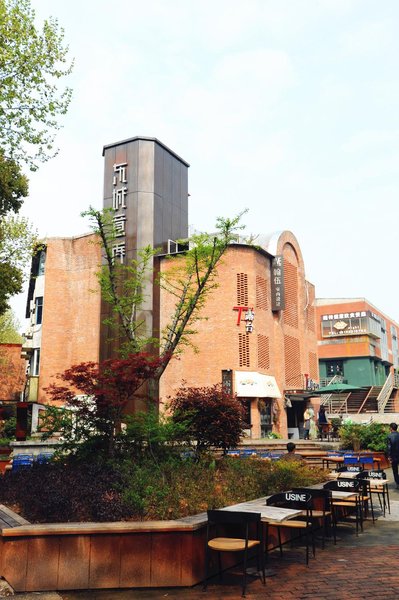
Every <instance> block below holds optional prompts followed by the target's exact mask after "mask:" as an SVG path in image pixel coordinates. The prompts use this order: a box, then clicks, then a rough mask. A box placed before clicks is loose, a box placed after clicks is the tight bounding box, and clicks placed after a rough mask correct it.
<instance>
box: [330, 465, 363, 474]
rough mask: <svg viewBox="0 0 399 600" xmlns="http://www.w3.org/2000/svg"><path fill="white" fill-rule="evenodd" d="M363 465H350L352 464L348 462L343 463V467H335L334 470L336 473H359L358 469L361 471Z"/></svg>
mask: <svg viewBox="0 0 399 600" xmlns="http://www.w3.org/2000/svg"><path fill="white" fill-rule="evenodd" d="M363 468H364V467H363V465H360V464H358V465H352V464H348V465H344V466H343V467H338V468H337V469H335V471H336V472H337V473H360V471H363Z"/></svg>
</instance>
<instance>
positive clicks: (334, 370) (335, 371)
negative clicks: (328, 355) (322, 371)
mask: <svg viewBox="0 0 399 600" xmlns="http://www.w3.org/2000/svg"><path fill="white" fill-rule="evenodd" d="M326 368H327V377H335V375H344V361H343V360H328V361H326Z"/></svg>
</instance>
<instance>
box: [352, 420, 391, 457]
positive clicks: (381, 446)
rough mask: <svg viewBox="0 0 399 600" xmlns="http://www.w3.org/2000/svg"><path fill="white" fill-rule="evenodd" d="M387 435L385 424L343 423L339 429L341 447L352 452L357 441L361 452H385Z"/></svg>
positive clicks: (387, 428) (387, 430)
mask: <svg viewBox="0 0 399 600" xmlns="http://www.w3.org/2000/svg"><path fill="white" fill-rule="evenodd" d="M388 433H389V426H388V425H386V424H385V423H371V424H370V425H363V424H360V423H350V422H349V423H344V424H343V425H342V426H341V428H340V436H341V446H342V448H343V449H352V450H353V449H354V445H356V440H358V441H359V445H360V449H361V450H374V451H375V452H385V451H386V449H387V436H388Z"/></svg>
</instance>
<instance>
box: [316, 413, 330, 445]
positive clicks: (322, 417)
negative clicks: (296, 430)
mask: <svg viewBox="0 0 399 600" xmlns="http://www.w3.org/2000/svg"><path fill="white" fill-rule="evenodd" d="M317 425H318V428H319V437H320V439H321V440H322V439H323V435H325V436H327V433H328V419H327V414H326V407H325V406H323V405H322V406H320V409H319V413H318V415H317Z"/></svg>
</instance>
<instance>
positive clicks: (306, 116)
mask: <svg viewBox="0 0 399 600" xmlns="http://www.w3.org/2000/svg"><path fill="white" fill-rule="evenodd" d="M32 6H33V7H34V8H35V10H36V14H37V19H38V21H43V19H45V18H47V17H49V16H53V17H55V18H57V19H58V21H59V24H60V25H61V26H62V27H63V28H64V29H65V40H66V41H67V42H68V44H69V48H70V56H71V57H74V59H75V67H74V70H73V73H72V75H71V76H70V77H69V78H68V81H67V84H68V85H69V86H70V87H72V88H73V100H72V103H71V105H70V109H69V112H68V114H67V116H66V117H65V118H64V119H63V121H62V124H63V128H62V130H61V131H60V132H59V134H58V136H57V140H56V143H57V146H58V147H59V153H58V155H57V156H56V157H55V158H54V159H52V160H50V161H49V162H47V163H46V164H44V165H42V166H41V167H40V169H39V170H38V171H37V172H36V173H29V174H28V176H29V179H30V195H29V198H28V199H27V200H26V202H25V205H24V208H23V210H22V214H23V215H25V216H28V217H29V218H30V219H31V221H32V222H33V224H34V225H35V226H36V228H37V229H38V232H39V234H40V236H72V235H79V234H81V233H84V232H87V231H88V230H89V227H88V223H87V222H86V221H85V220H84V219H83V218H81V217H80V213H81V212H82V211H83V210H85V209H86V208H87V207H88V206H89V205H93V206H95V207H98V208H100V207H101V206H102V189H103V158H102V148H103V146H104V145H106V144H110V143H113V142H117V141H120V140H124V139H126V138H130V137H134V136H140V135H143V136H150V137H156V138H158V139H159V140H160V141H162V142H163V143H164V144H166V145H167V146H168V147H169V148H171V149H173V150H174V151H175V152H176V153H177V154H178V155H179V156H181V157H182V158H183V159H185V160H186V161H187V162H188V163H190V165H191V166H190V169H189V192H190V199H189V223H190V225H192V226H193V227H195V229H197V230H203V231H212V230H213V228H214V225H215V222H216V218H217V217H218V216H225V217H227V216H229V217H231V216H234V215H236V214H237V213H238V212H240V211H241V210H242V209H243V208H248V213H247V214H246V215H245V218H244V223H245V224H246V233H248V234H267V233H270V232H272V231H279V230H290V231H292V232H293V233H294V235H295V236H296V238H297V239H298V242H299V244H300V247H301V249H302V254H303V257H304V261H305V269H306V276H307V279H308V280H309V281H311V282H312V283H313V284H314V285H315V286H316V295H317V297H323V298H324V297H335V298H338V297H340V298H341V297H346V298H350V297H365V298H367V299H368V300H369V301H370V302H372V303H373V304H374V305H375V306H376V307H377V308H379V309H380V310H381V311H383V312H384V313H385V314H387V315H388V316H389V317H391V318H392V319H394V320H396V321H397V322H399V304H398V297H399V277H398V276H397V262H398V259H397V248H398V242H397V240H398V235H397V230H398V224H399V218H398V192H399V169H398V167H399V64H398V63H399V36H398V35H397V31H398V28H399V2H397V0H384V1H381V0H380V1H377V0H259V1H257V0H211V1H209V0H201V2H198V1H197V2H194V1H192V0H167V1H165V0H146V2H142V1H137V0H119V1H118V2H115V3H113V2H110V1H109V0H107V1H105V0H84V1H82V0H79V1H78V0H68V2H65V0H32ZM25 302H26V294H25V295H22V296H19V297H17V298H16V299H15V301H14V303H13V307H14V309H15V311H16V312H17V316H18V317H19V319H20V320H21V321H22V319H23V312H24V305H25Z"/></svg>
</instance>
